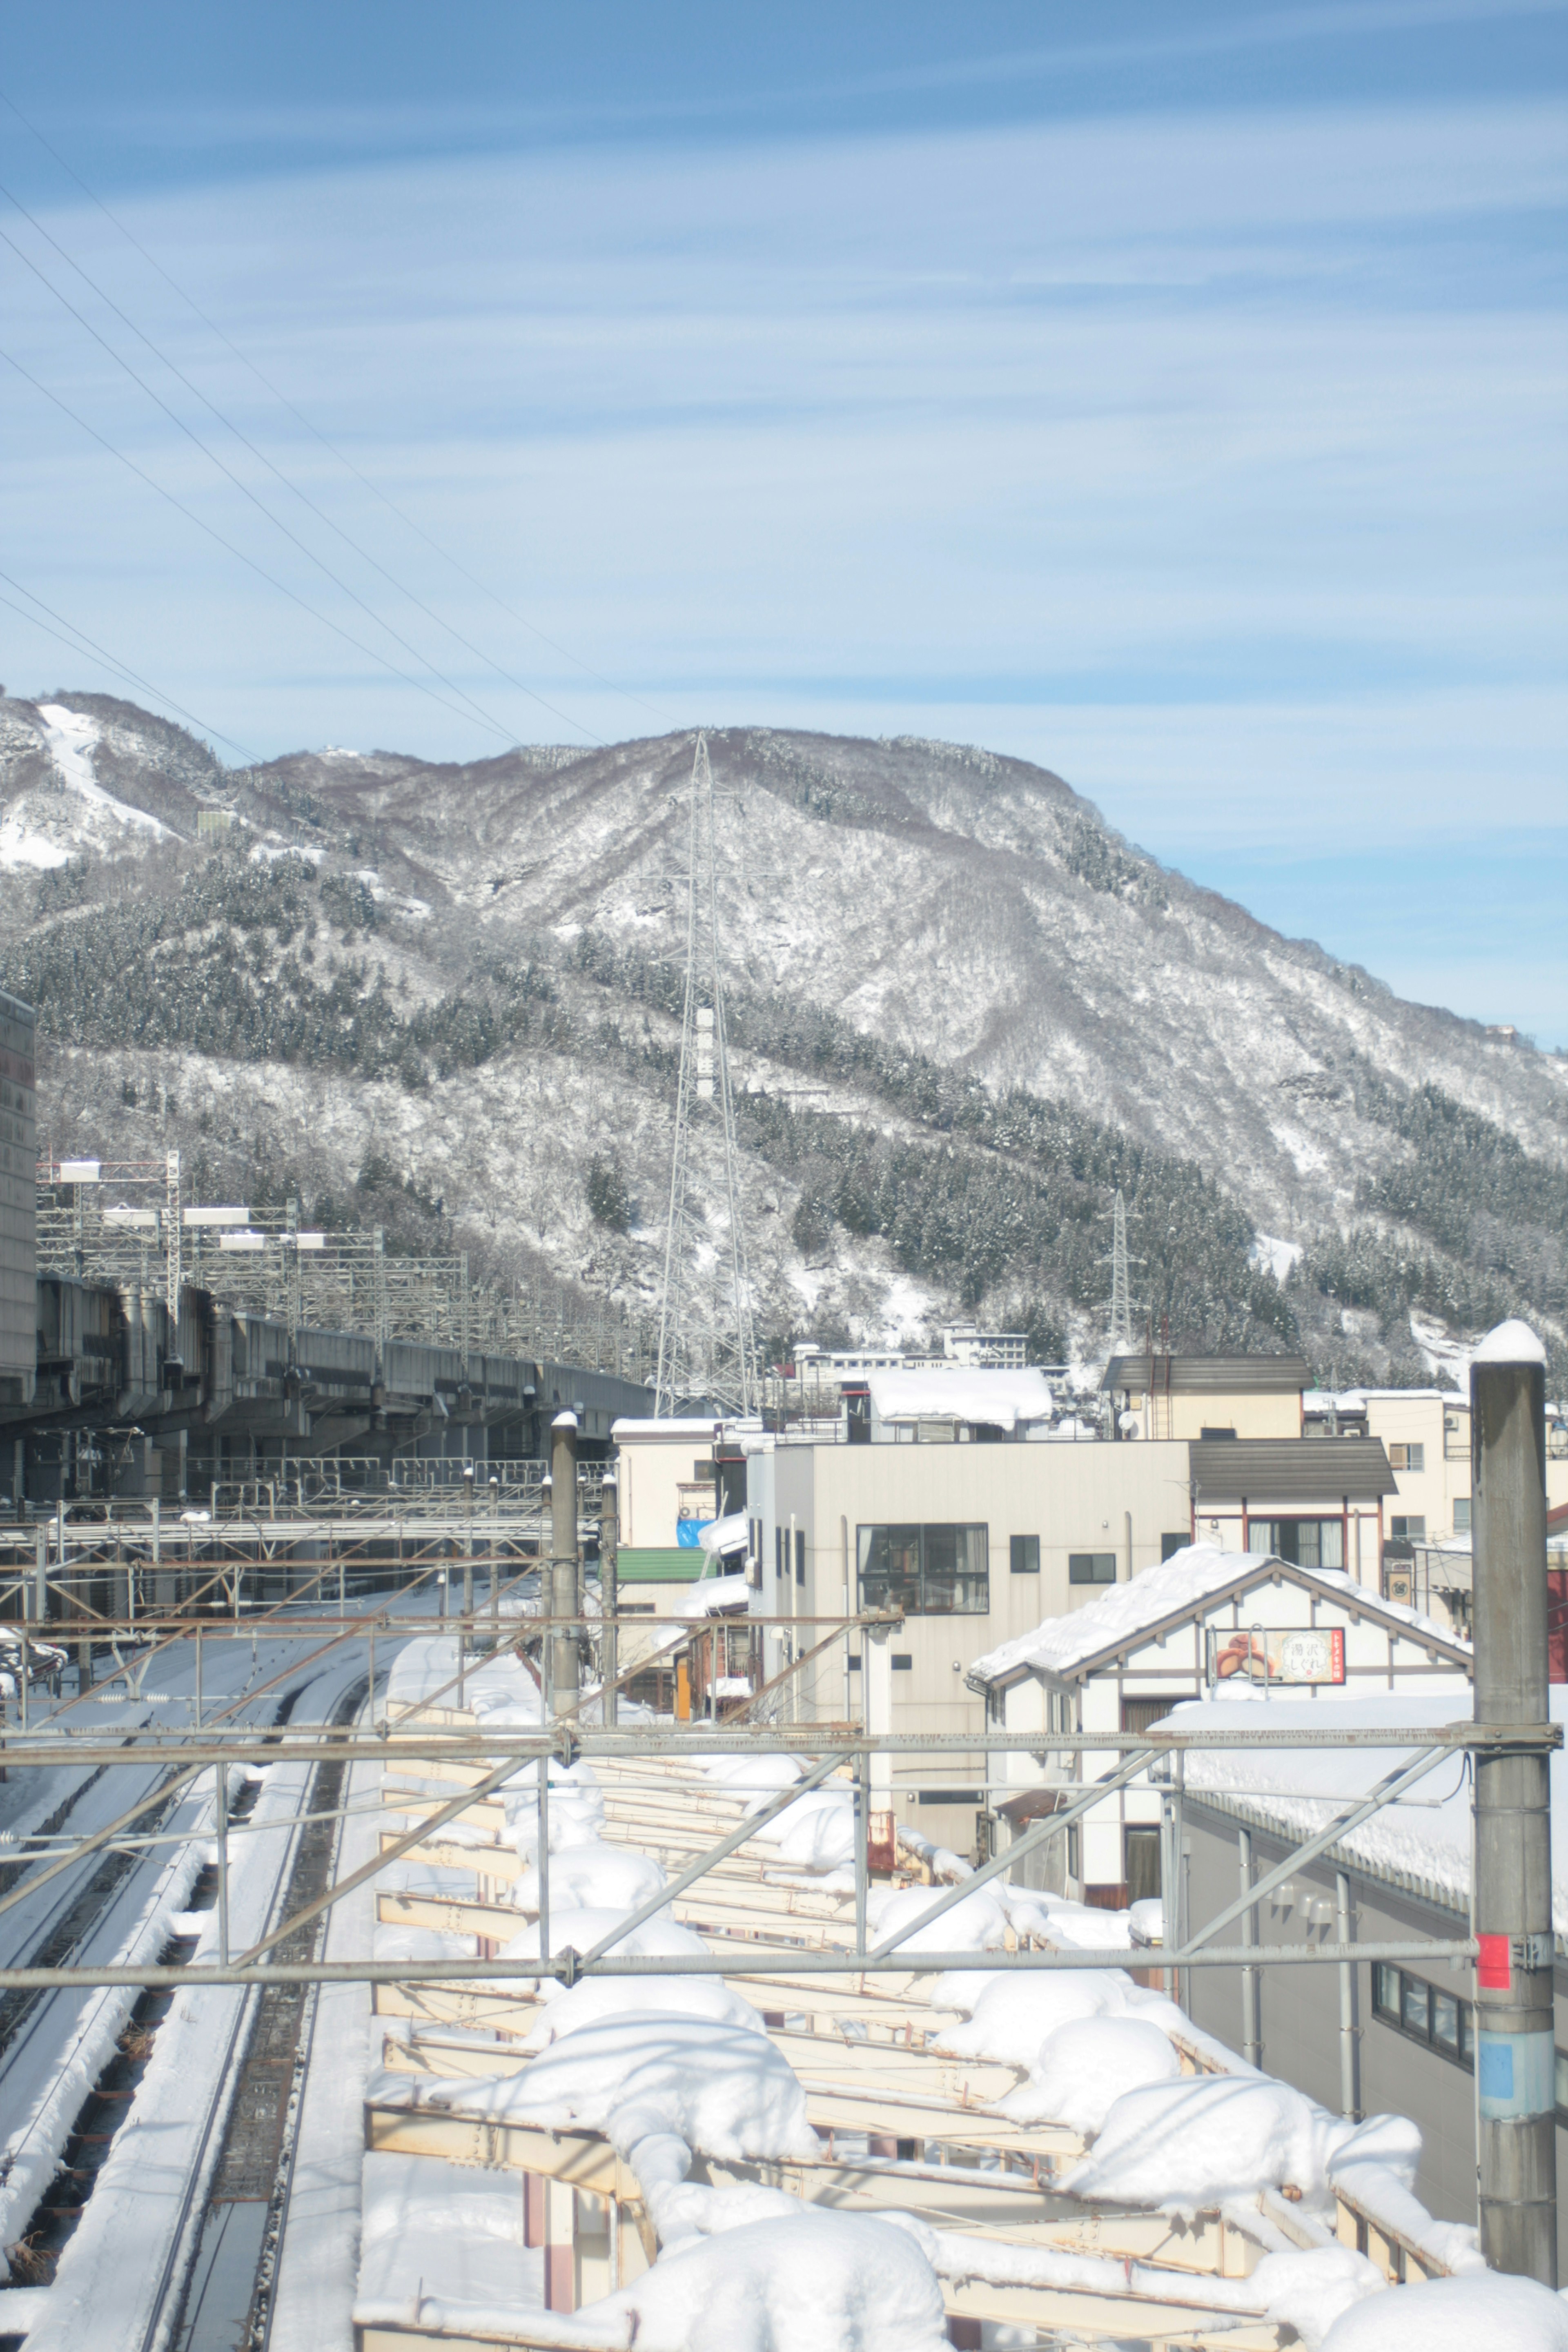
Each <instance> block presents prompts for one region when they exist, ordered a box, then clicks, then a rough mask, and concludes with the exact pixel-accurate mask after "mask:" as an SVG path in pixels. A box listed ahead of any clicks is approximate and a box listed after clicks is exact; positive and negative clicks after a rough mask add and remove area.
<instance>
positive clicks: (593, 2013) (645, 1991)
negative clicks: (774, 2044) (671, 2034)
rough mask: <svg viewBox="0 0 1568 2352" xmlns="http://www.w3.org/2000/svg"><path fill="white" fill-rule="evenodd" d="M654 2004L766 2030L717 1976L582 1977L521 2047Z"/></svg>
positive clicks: (668, 2011) (638, 2013) (640, 2013)
mask: <svg viewBox="0 0 1568 2352" xmlns="http://www.w3.org/2000/svg"><path fill="white" fill-rule="evenodd" d="M651 2009H656V2010H659V2011H663V2012H664V2014H665V2015H666V2016H670V2017H705V2018H708V2019H710V2020H711V2021H712V2022H713V2023H715V2024H718V2025H731V2026H733V2027H735V2028H736V2030H737V2031H738V2032H742V2033H765V2032H767V2028H766V2026H765V2025H764V2024H763V2021H762V2017H761V2014H760V2012H759V2011H756V2010H754V2009H753V2008H752V2004H751V2002H750V2001H749V2000H742V1997H741V1995H740V1994H739V1993H738V1992H731V1990H730V1988H729V1986H728V1985H727V1984H725V1983H724V1982H723V1981H722V1979H720V1978H718V1977H584V1979H583V1980H582V1982H581V1983H580V1984H574V1986H573V1987H572V1990H571V1991H570V1992H562V1993H559V1994H558V1995H557V1997H556V1999H555V2000H552V2002H551V2003H550V2005H549V2007H548V2009H546V2010H545V2011H544V2013H543V2015H542V2017H541V2018H540V2021H539V2022H538V2024H537V2025H536V2026H535V2027H534V2028H533V2030H532V2032H531V2033H529V2034H527V2035H526V2036H525V2037H524V2040H523V2043H522V2047H523V2048H524V2049H525V2050H545V2049H548V2047H549V2046H550V2044H551V2042H559V2041H561V2040H562V2039H563V2036H564V2035H566V2034H568V2033H577V2032H581V2031H582V2029H583V2028H584V2026H585V2025H602V2024H603V2023H604V2022H605V2020H606V2019H608V2018H612V2017H644V2016H646V2015H647V2012H648V2011H649V2010H651Z"/></svg>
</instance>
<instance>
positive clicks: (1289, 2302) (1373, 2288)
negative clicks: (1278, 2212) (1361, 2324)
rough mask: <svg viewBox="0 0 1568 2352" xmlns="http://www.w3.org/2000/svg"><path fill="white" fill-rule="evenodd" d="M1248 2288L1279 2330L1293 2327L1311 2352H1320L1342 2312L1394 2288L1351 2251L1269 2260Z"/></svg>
mask: <svg viewBox="0 0 1568 2352" xmlns="http://www.w3.org/2000/svg"><path fill="white" fill-rule="evenodd" d="M1247 2284H1248V2285H1249V2286H1250V2287H1251V2288H1252V2290H1253V2292H1254V2293H1255V2294H1257V2295H1258V2299H1259V2301H1260V2302H1261V2304H1262V2305H1263V2314H1264V2317H1265V2318H1266V2319H1271V2320H1273V2321H1274V2323H1275V2325H1276V2326H1285V2327H1293V2328H1294V2329H1295V2330H1296V2333H1297V2335H1298V2336H1300V2339H1301V2341H1302V2343H1303V2344H1304V2345H1305V2346H1306V2347H1307V2352H1320V2347H1321V2346H1322V2344H1323V2341H1324V2339H1325V2337H1326V2336H1327V2335H1328V2332H1329V2330H1330V2328H1331V2327H1332V2326H1333V2324H1334V2322H1335V2321H1336V2320H1337V2319H1338V2318H1339V2317H1340V2315H1341V2314H1342V2312H1346V2311H1349V2310H1350V2309H1351V2308H1352V2305H1355V2304H1358V2303H1364V2302H1365V2300H1366V2298H1367V2296H1368V2295H1372V2294H1383V2293H1384V2291H1385V2290H1386V2287H1387V2284H1388V2282H1387V2280H1386V2279H1385V2278H1384V2274H1383V2273H1382V2272H1381V2271H1380V2270H1379V2269H1378V2268H1377V2266H1376V2264H1375V2263H1370V2262H1368V2260H1367V2258H1366V2256H1365V2255H1364V2254H1358V2253H1355V2252H1352V2249H1351V2248H1350V2247H1349V2246H1313V2247H1310V2248H1303V2249H1302V2251H1301V2252H1299V2253H1298V2252H1295V2251H1294V2250H1292V2251H1291V2252H1288V2253H1278V2254H1265V2255H1264V2257H1263V2260H1262V2261H1261V2262H1260V2263H1258V2268H1257V2269H1256V2270H1255V2271H1254V2272H1253V2273H1252V2276H1251V2278H1250V2279H1249V2280H1248V2281H1247Z"/></svg>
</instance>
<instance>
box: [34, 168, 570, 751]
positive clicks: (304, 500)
mask: <svg viewBox="0 0 1568 2352" xmlns="http://www.w3.org/2000/svg"><path fill="white" fill-rule="evenodd" d="M0 195H3V196H5V198H6V200H7V202H8V203H10V204H12V205H15V206H16V210H17V211H18V212H19V213H20V214H21V215H22V217H23V219H24V220H25V221H26V222H27V223H28V225H29V226H30V227H31V228H32V229H33V230H34V231H35V232H36V233H37V236H41V237H42V238H43V240H44V242H45V244H46V245H47V246H49V247H51V248H52V250H53V251H54V252H56V253H58V255H59V257H60V259H61V260H62V261H63V262H64V263H65V264H66V267H67V268H68V269H74V270H75V272H76V274H77V276H78V277H79V278H80V279H81V282H82V284H83V285H84V286H87V287H89V288H90V289H91V290H92V292H93V293H94V294H96V295H97V297H98V299H99V300H100V302H101V303H103V304H104V306H105V308H106V309H108V310H112V311H113V313H114V315H115V317H116V318H117V319H118V320H120V321H121V324H122V325H123V326H125V327H128V328H129V329H130V331H131V332H132V334H133V335H134V336H135V337H136V338H137V340H138V341H140V342H142V343H145V345H146V346H147V349H148V350H149V351H150V352H152V354H153V358H154V359H155V360H157V361H159V362H161V364H162V365H163V366H164V367H166V368H167V369H168V371H169V373H170V374H171V375H172V376H174V378H175V380H176V382H178V383H183V384H184V387H185V390H186V391H187V392H188V393H189V394H191V396H192V398H193V399H194V400H199V401H200V402H201V404H202V405H203V407H204V408H205V409H206V410H207V412H208V413H209V415H213V416H215V417H216V419H217V421H218V423H219V424H220V425H223V426H224V427H225V429H226V431H227V432H230V433H232V434H233V436H234V437H235V439H236V440H237V442H238V443H239V444H240V446H241V447H242V448H245V449H247V450H248V451H249V452H250V455H251V456H252V457H254V458H255V459H256V461H257V463H258V465H261V466H265V467H266V468H267V470H268V473H269V474H271V475H272V476H273V478H275V479H276V480H277V481H279V482H281V484H282V485H283V488H285V489H286V490H288V491H289V492H290V494H291V495H292V496H293V497H294V498H297V499H299V501H300V505H301V506H303V507H306V508H308V509H309V510H310V513H311V514H313V515H314V516H315V517H316V520H318V522H321V523H324V524H325V525H326V527H327V529H328V530H331V531H335V532H336V534H337V536H338V538H339V539H341V540H342V542H343V545H344V546H345V547H347V548H349V549H350V550H352V551H353V553H354V554H355V555H357V556H358V557H359V558H360V560H361V561H362V562H364V563H368V564H369V565H370V567H371V569H372V570H373V571H374V572H379V573H380V574H381V576H382V578H383V579H384V581H386V582H387V583H388V585H389V586H391V587H393V588H395V590H396V591H397V593H398V594H399V595H400V596H405V597H406V598H407V600H408V602H409V603H410V604H413V605H414V606H416V609H417V610H418V611H419V612H421V613H423V614H425V616H426V619H427V620H430V621H434V623H435V624H436V626H437V628H438V629H445V630H446V631H447V635H449V636H452V637H454V638H456V640H457V642H458V645H460V646H462V647H463V650H464V651H465V653H470V654H472V655H473V656H474V658H475V659H476V661H479V662H482V663H483V664H484V665H485V667H487V668H488V669H492V670H494V671H495V673H496V675H497V676H498V677H503V678H505V680H506V682H507V684H508V685H509V686H513V687H515V688H517V691H518V692H519V693H520V694H523V695H526V696H527V697H528V698H529V700H530V701H531V702H536V703H537V704H538V705H539V707H540V709H542V710H548V711H549V713H550V715H551V717H552V719H561V720H562V721H563V724H564V725H566V726H568V727H574V728H575V729H576V730H577V731H578V733H579V734H582V735H586V736H587V737H588V739H589V740H590V741H591V742H597V741H598V740H599V739H598V737H597V736H595V734H594V732H593V730H592V729H591V728H587V727H584V725H583V723H582V721H581V720H580V719H574V718H573V717H572V715H571V713H570V712H569V711H565V710H562V709H559V708H558V707H557V706H556V705H555V704H554V703H553V702H551V701H549V700H547V698H545V697H544V696H543V695H542V694H540V693H538V692H537V691H536V690H535V689H534V688H532V687H531V686H530V685H528V684H527V682H526V681H525V680H524V679H522V678H521V677H513V675H512V673H511V672H510V670H508V669H503V668H502V667H501V666H500V663H499V662H497V661H495V660H493V659H492V658H491V656H489V654H487V653H486V652H485V651H484V649H483V648H482V647H481V646H476V645H475V644H474V643H473V642H472V640H471V639H470V638H468V637H466V636H464V635H463V633H462V631H461V630H460V629H458V628H456V627H454V626H453V625H452V623H451V622H450V621H447V620H446V619H444V618H443V616H442V615H441V614H439V613H437V612H436V611H435V610H433V608H432V607H431V606H430V605H428V604H426V602H425V600H424V599H423V597H421V596H417V595H416V593H415V592H414V590H413V589H412V588H410V587H408V586H407V585H406V584H405V583H404V582H403V581H401V580H399V579H398V578H397V576H396V574H395V572H389V571H388V570H387V568H386V566H385V564H384V563H383V562H380V561H379V560H378V559H377V558H376V557H375V556H374V555H373V554H372V553H371V552H370V550H369V549H368V548H365V547H362V546H361V545H360V543H359V541H358V540H356V539H355V538H354V537H353V534H352V533H351V532H349V531H346V530H344V529H343V527H342V524H341V523H340V522H338V521H336V520H334V518H333V517H332V516H331V515H330V514H328V513H327V511H326V509H325V508H323V507H321V506H318V505H317V503H316V501H315V499H313V498H311V497H310V493H309V491H307V490H302V489H301V488H300V486H299V484H298V483H297V482H295V481H292V480H290V478H289V476H288V475H287V474H286V473H285V472H284V471H283V469H282V467H280V466H279V465H277V464H276V463H275V462H274V461H273V459H272V458H270V457H268V454H267V452H266V450H265V449H262V448H258V446H257V444H256V443H255V442H254V441H253V440H252V439H251V438H250V436H249V435H248V434H247V432H245V431H244V429H243V428H242V427H241V426H240V425H237V424H236V423H235V421H234V419H233V418H232V417H231V416H229V415H226V412H225V411H224V410H223V409H221V408H220V407H219V406H218V405H217V403H216V401H215V400H213V399H212V398H210V396H209V395H208V394H206V393H205V392H204V391H203V390H202V388H201V386H200V384H198V383H193V382H192V380H191V378H190V377H189V376H188V375H187V374H186V373H185V372H184V369H183V368H182V367H181V366H180V365H179V364H178V362H176V361H174V360H172V359H171V358H170V357H169V354H168V352H165V351H164V350H163V349H162V347H161V346H160V345H159V344H157V343H155V342H154V341H153V338H152V336H151V335H149V334H148V333H147V332H146V331H145V329H143V328H142V327H139V326H138V325H137V323H136V321H135V320H134V319H132V317H131V316H130V314H129V313H128V312H127V311H125V310H122V309H121V306H120V304H119V303H118V302H117V301H116V300H115V299H114V297H113V296H112V295H111V294H109V293H106V292H105V290H104V289H103V288H102V287H101V286H100V285H99V283H98V281H97V279H96V278H93V277H91V276H90V275H89V272H88V271H87V270H85V269H84V268H82V266H81V264H80V262H79V261H78V260H77V259H76V257H75V256H74V255H72V254H70V253H68V252H67V251H66V248H65V247H64V246H63V245H61V244H60V242H59V240H58V237H56V236H51V234H50V232H49V231H48V230H47V228H46V227H45V226H44V225H43V223H42V222H41V221H40V220H39V219H38V218H37V215H35V214H33V213H31V212H29V211H28V209H27V207H26V205H25V204H24V203H23V202H22V199H21V198H20V196H18V195H16V194H15V192H14V191H13V190H12V189H10V188H8V187H6V186H5V183H4V182H3V181H0ZM4 236H5V231H4V230H3V229H0V237H4ZM5 243H6V244H7V245H9V246H10V247H11V250H12V252H13V253H16V254H18V255H19V256H20V257H21V258H22V259H23V260H24V261H26V262H27V267H28V268H30V269H32V270H33V272H34V275H35V276H36V277H37V278H39V279H40V281H41V282H42V283H43V284H44V285H45V286H47V287H48V289H49V291H50V292H51V293H52V294H54V295H56V296H57V298H58V299H59V300H60V301H61V302H62V303H64V305H65V307H66V309H67V310H69V311H70V313H71V316H72V317H73V318H74V319H77V320H80V322H81V324H82V325H83V326H85V327H87V331H88V332H89V334H93V335H96V336H97V340H98V341H100V343H101V344H102V345H103V348H104V349H105V350H106V351H109V352H111V355H112V356H113V357H114V358H115V359H116V360H117V361H118V362H119V363H120V365H121V367H125V368H126V372H127V373H128V374H130V375H131V377H132V381H133V382H134V383H138V384H141V385H142V390H143V391H145V392H146V393H147V394H148V395H149V397H150V398H152V399H153V400H156V399H157V398H158V395H157V394H156V393H154V392H153V390H152V387H151V386H150V385H148V384H146V383H143V381H142V377H141V376H139V375H138V374H137V373H136V372H135V370H134V369H133V368H131V367H129V366H128V363H127V362H125V361H124V360H123V359H122V358H121V355H120V353H119V352H113V350H112V346H111V345H110V344H109V343H108V342H107V341H105V340H104V338H103V337H102V336H101V335H98V334H97V330H96V329H95V328H93V327H92V326H91V325H90V324H89V322H88V321H87V320H85V319H82V315H81V313H80V311H79V310H77V309H76V308H75V306H74V305H73V304H72V303H71V302H69V301H68V299H67V298H66V297H65V296H64V295H63V294H61V293H60V291H59V289H58V287H56V286H54V285H53V284H52V283H51V281H50V280H49V279H48V278H47V277H45V275H44V273H43V271H42V270H40V269H39V268H37V264H36V263H35V262H33V261H30V260H28V258H27V257H26V255H25V254H23V253H22V251H21V247H19V246H17V245H16V243H15V242H14V240H13V239H12V238H10V237H5ZM159 405H160V406H161V407H163V413H164V415H169V416H173V415H174V411H173V410H172V409H170V408H168V407H166V406H165V405H164V404H163V403H162V402H160V403H159ZM175 421H176V422H177V423H178V422H179V420H178V419H177V418H176V419H175ZM182 430H183V431H184V432H186V433H187V434H189V433H190V427H189V426H188V425H182ZM190 437H191V438H192V439H193V440H195V442H196V446H197V447H198V448H200V449H201V450H202V451H203V452H204V454H205V455H206V456H208V457H212V459H213V462H214V464H215V465H220V466H221V465H222V460H221V459H220V458H218V457H216V455H215V454H214V453H213V452H212V451H211V450H209V449H208V448H207V446H206V444H205V442H203V441H201V440H199V439H197V436H195V434H191V435H190ZM223 470H224V472H225V473H226V474H227V475H228V478H229V480H230V481H233V482H238V479H239V478H238V477H237V475H235V474H233V473H230V472H229V469H228V468H227V467H223ZM240 487H241V488H244V487H245V486H244V485H243V484H241V485H240ZM246 494H247V497H249V498H250V499H251V502H252V504H253V505H255V506H258V507H259V508H260V509H261V512H262V513H263V514H265V515H266V516H267V517H268V520H269V521H271V522H273V523H276V524H277V527H278V529H279V530H282V531H284V532H285V534H286V536H287V537H289V539H291V540H293V541H294V544H295V546H296V547H304V541H301V540H300V539H297V538H295V536H294V533H293V532H292V531H289V530H288V528H287V525H285V524H284V523H281V522H279V520H278V517H277V516H276V515H274V514H273V513H272V511H271V509H269V508H268V507H266V506H263V505H262V503H261V501H260V499H257V498H256V496H255V494H254V492H252V491H249V490H248V489H247V493H246ZM305 552H306V553H307V554H309V555H310V560H311V562H314V563H317V564H318V565H320V568H321V570H322V571H323V572H326V575H327V578H328V579H329V580H331V582H332V583H333V585H334V586H336V587H339V588H342V589H343V591H344V593H346V594H348V595H350V596H353V600H354V602H355V604H358V605H359V606H360V609H361V611H362V612H364V613H368V614H370V617H371V618H372V619H373V620H374V621H378V622H379V624H380V625H381V627H383V628H384V629H386V630H387V631H388V633H389V635H392V636H394V637H395V638H396V639H397V642H398V644H399V645H401V646H404V647H405V650H406V651H407V652H409V653H410V654H412V655H413V656H414V658H415V659H416V661H418V660H423V659H424V656H422V655H421V654H420V653H419V651H418V648H417V647H416V646H413V645H410V644H409V642H408V640H407V639H406V638H405V637H402V636H399V635H398V633H397V631H396V630H395V629H394V628H393V627H392V625H391V623H390V622H388V621H386V620H384V619H383V618H382V616H381V615H380V614H377V613H376V612H375V611H374V609H373V607H372V606H371V605H369V604H366V603H365V601H364V599H363V597H361V596H358V595H355V594H354V591H353V589H352V588H349V587H347V585H346V583H344V582H343V581H342V580H340V579H339V578H338V575H337V574H336V572H332V571H331V570H330V569H329V567H328V566H327V565H326V564H324V563H322V562H321V558H320V557H319V556H317V555H315V554H313V553H312V552H311V551H310V549H309V548H305ZM426 667H429V668H430V669H431V670H432V673H433V675H434V676H435V677H439V678H441V682H442V684H443V685H444V686H449V687H452V690H453V691H454V693H463V692H464V689H463V688H461V687H457V686H454V685H453V681H452V680H451V679H450V678H447V677H444V676H443V674H442V672H441V671H440V670H438V669H436V668H435V666H434V664H429V663H427V664H426ZM468 699H469V700H471V699H472V698H471V697H468ZM475 708H476V709H479V708H480V706H479V705H478V704H475ZM488 715H489V714H488V713H487V714H486V716H487V717H488ZM503 731H504V730H503Z"/></svg>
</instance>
